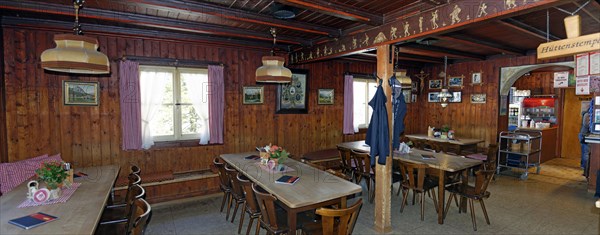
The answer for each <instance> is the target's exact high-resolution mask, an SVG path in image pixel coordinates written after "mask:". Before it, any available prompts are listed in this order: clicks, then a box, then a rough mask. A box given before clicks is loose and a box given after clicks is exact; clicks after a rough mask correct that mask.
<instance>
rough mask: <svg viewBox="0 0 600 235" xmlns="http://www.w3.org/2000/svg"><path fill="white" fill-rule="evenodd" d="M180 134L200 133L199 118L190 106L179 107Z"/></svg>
mask: <svg viewBox="0 0 600 235" xmlns="http://www.w3.org/2000/svg"><path fill="white" fill-rule="evenodd" d="M180 107H181V134H183V135H188V134H197V133H200V128H202V125H201V123H200V120H199V119H200V118H199V115H198V113H196V110H195V109H194V106H192V105H181V106H180Z"/></svg>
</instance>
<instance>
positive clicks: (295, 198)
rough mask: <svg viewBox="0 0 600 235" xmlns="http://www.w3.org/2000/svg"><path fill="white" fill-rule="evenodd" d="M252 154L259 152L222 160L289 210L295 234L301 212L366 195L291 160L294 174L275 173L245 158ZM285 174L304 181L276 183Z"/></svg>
mask: <svg viewBox="0 0 600 235" xmlns="http://www.w3.org/2000/svg"><path fill="white" fill-rule="evenodd" d="M250 155H257V152H247V153H234V154H221V158H222V159H223V160H224V161H225V162H227V164H229V165H231V166H233V167H234V168H235V169H237V170H238V171H239V172H241V173H242V174H244V175H245V176H247V177H248V178H249V179H250V180H251V181H252V182H254V183H255V184H258V185H259V186H260V187H262V188H263V189H265V190H266V191H267V192H269V193H271V194H273V195H275V197H277V199H278V200H279V201H280V202H281V203H282V204H283V206H284V209H285V210H286V211H287V215H288V227H289V229H290V233H291V234H295V232H294V231H296V223H297V221H296V220H297V219H296V218H297V214H298V213H299V212H302V211H308V210H311V209H316V208H319V207H322V206H327V205H333V204H336V203H340V202H341V203H342V206H343V207H345V205H346V197H347V196H349V195H352V194H355V193H359V192H362V188H361V187H360V186H359V185H356V184H354V183H352V182H349V181H346V180H343V179H341V178H339V177H337V176H334V175H332V174H330V173H327V172H325V171H322V170H319V169H316V168H314V167H311V166H308V165H306V164H304V163H301V162H298V161H295V160H293V159H290V158H288V159H287V160H286V161H285V163H284V165H286V166H288V167H291V168H293V169H294V171H289V172H285V173H281V172H275V173H271V172H269V171H266V170H263V169H261V168H260V167H259V165H258V163H259V160H251V159H245V157H246V156H250ZM282 175H293V176H300V180H298V182H296V183H295V184H294V185H286V184H277V183H275V180H276V179H278V178H279V177H281V176H282Z"/></svg>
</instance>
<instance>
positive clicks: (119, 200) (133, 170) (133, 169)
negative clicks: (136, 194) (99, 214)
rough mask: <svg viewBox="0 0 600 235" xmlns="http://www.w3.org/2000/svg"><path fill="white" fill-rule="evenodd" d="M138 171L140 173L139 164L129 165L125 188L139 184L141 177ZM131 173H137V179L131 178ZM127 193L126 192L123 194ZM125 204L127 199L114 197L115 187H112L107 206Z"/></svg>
mask: <svg viewBox="0 0 600 235" xmlns="http://www.w3.org/2000/svg"><path fill="white" fill-rule="evenodd" d="M140 173H142V170H141V169H140V167H139V166H136V165H131V167H130V168H129V175H128V176H127V181H128V182H127V188H128V189H129V187H131V185H134V184H141V183H142V178H141V177H140ZM131 175H137V176H138V178H137V179H133V180H132V179H131V177H130V176H131ZM125 195H127V193H126V194H125ZM126 204H127V199H126V198H117V199H115V189H114V187H113V189H112V190H111V192H110V200H109V202H108V207H111V206H118V207H121V206H125V205H126Z"/></svg>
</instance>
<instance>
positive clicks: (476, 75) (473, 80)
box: [471, 72, 481, 85]
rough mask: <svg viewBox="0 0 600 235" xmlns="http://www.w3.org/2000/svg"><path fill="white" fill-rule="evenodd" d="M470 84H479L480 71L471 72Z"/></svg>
mask: <svg viewBox="0 0 600 235" xmlns="http://www.w3.org/2000/svg"><path fill="white" fill-rule="evenodd" d="M471 84H473V85H481V72H477V73H473V74H471Z"/></svg>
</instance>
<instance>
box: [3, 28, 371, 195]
mask: <svg viewBox="0 0 600 235" xmlns="http://www.w3.org/2000/svg"><path fill="white" fill-rule="evenodd" d="M3 32H4V37H3V38H4V44H3V45H4V50H3V52H4V53H5V55H10V56H7V57H5V63H4V69H5V71H4V76H5V78H6V79H5V81H4V83H3V86H4V85H5V86H6V113H5V114H6V125H7V131H8V133H7V136H8V141H7V144H8V156H7V159H8V161H10V162H12V161H17V160H23V159H27V158H31V157H35V156H38V155H41V154H44V153H48V154H56V153H61V155H62V158H63V159H64V160H65V161H69V162H72V163H73V164H74V166H75V167H81V166H97V165H107V164H118V165H121V167H122V168H121V169H122V171H123V172H122V173H125V172H126V171H127V169H128V165H129V164H130V163H132V164H137V165H139V166H140V167H141V168H142V172H143V173H151V172H159V171H166V170H172V171H174V172H188V171H198V170H206V169H209V168H210V165H211V161H212V159H213V158H214V157H215V156H218V155H219V154H221V153H231V152H240V151H253V150H254V147H255V146H262V145H266V144H269V143H273V144H278V145H281V146H283V147H285V148H287V149H288V150H289V151H290V152H291V153H293V154H296V155H301V154H303V153H305V152H308V151H313V150H318V149H323V148H333V147H335V145H336V144H337V143H340V142H343V141H346V140H353V138H356V139H360V138H361V137H360V135H356V136H344V135H343V134H342V131H341V130H342V120H343V118H342V114H343V112H342V110H343V102H342V101H343V93H342V92H343V74H344V72H346V71H347V70H349V71H350V72H357V73H372V72H373V71H374V70H375V64H368V63H360V62H353V63H350V64H348V63H347V62H340V61H327V62H321V63H314V64H310V65H305V66H303V67H302V68H305V69H309V70H310V74H309V103H308V107H309V113H308V114H281V115H278V114H274V113H275V96H276V85H274V84H256V82H255V80H254V72H255V70H256V68H257V67H259V66H260V65H261V57H262V56H263V55H266V54H268V51H267V50H264V51H257V50H247V49H241V48H239V47H223V46H221V47H216V46H211V45H207V44H200V43H190V42H177V41H172V40H161V39H159V38H140V37H131V36H125V35H117V34H115V35H94V34H92V33H88V35H89V36H92V37H96V38H98V40H99V42H100V49H99V50H100V51H101V52H103V53H105V54H106V55H107V56H108V57H109V59H110V61H111V74H110V75H106V76H79V75H64V74H59V73H54V72H47V71H44V70H43V69H42V68H41V66H40V59H39V57H40V54H41V53H42V52H43V51H44V50H46V49H48V48H53V47H54V42H53V41H52V37H53V35H54V34H55V33H57V32H55V31H51V30H33V29H23V28H14V27H11V26H4V28H3ZM124 55H134V56H146V57H162V58H173V59H185V60H200V61H215V62H221V63H223V64H225V93H226V94H225V98H226V100H225V114H224V116H225V120H224V125H225V129H224V130H225V133H224V142H225V144H223V145H210V146H194V147H169V148H159V149H151V150H147V151H123V150H121V125H120V109H119V88H118V85H119V78H118V71H119V66H118V63H117V62H118V59H119V58H121V57H122V56H124ZM63 80H83V81H98V82H100V105H99V106H96V107H84V106H65V105H63V100H62V97H61V95H62V88H61V84H62V81H63ZM256 85H260V86H264V87H265V103H264V104H262V105H243V104H242V99H241V90H242V87H243V86H256ZM319 88H333V89H335V100H334V103H335V104H334V105H317V89H319ZM3 114H4V113H3ZM362 138H364V136H363V137H362ZM0 140H1V139H0ZM214 182H216V181H213V183H207V184H206V185H205V186H206V187H211V188H212V189H216V188H218V186H217V185H216V184H215V183H214ZM180 187H183V188H184V189H183V190H182V189H180ZM186 187H187V188H188V189H189V190H194V189H191V188H192V187H188V186H186V185H177V184H174V185H170V186H165V187H163V188H162V189H157V191H156V192H149V196H150V197H152V196H157V197H158V196H160V195H165V194H169V193H172V192H177V193H178V194H179V195H185V194H186V190H185V188H186ZM196 187H197V186H196ZM161 190H162V191H161ZM187 193H188V194H189V192H187ZM153 194H154V195H153Z"/></svg>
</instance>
